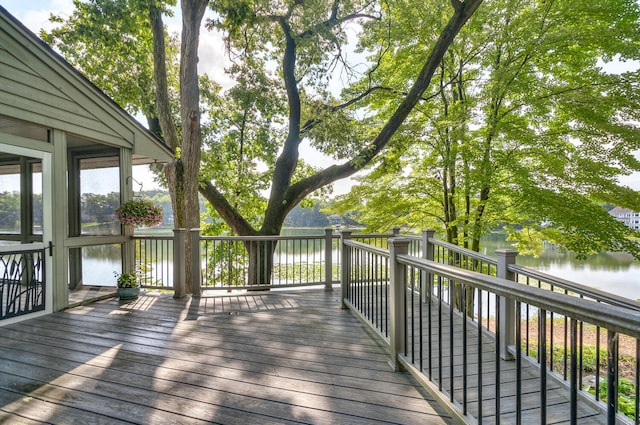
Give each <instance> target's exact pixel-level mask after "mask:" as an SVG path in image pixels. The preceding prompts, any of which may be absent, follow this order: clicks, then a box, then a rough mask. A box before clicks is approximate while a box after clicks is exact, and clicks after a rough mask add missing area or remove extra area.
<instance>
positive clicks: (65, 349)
mask: <svg viewBox="0 0 640 425" xmlns="http://www.w3.org/2000/svg"><path fill="white" fill-rule="evenodd" d="M337 296H338V295H337V294H336V293H332V292H326V291H323V290H305V291H291V292H277V291H273V292H272V293H264V292H261V293H250V294H240V295H233V294H232V295H224V296H216V297H202V298H200V299H197V298H193V299H192V298H189V297H185V298H183V299H178V300H176V299H173V298H172V297H171V295H170V294H159V293H147V294H144V295H143V296H141V297H140V298H139V299H138V300H137V301H135V302H130V303H120V302H119V301H118V300H116V299H109V300H102V301H99V302H96V303H93V304H88V305H83V306H79V307H76V308H72V309H69V310H65V311H63V312H59V313H55V314H52V315H48V316H45V317H41V318H37V319H32V320H28V321H25V322H21V323H17V324H12V325H8V326H5V327H2V328H0V341H2V342H1V343H0V423H17V424H22V423H24V424H33V423H59V424H68V423H109V424H111V423H140V424H156V423H157V424H171V423H176V424H192V423H193V424H199V423H222V424H248V423H251V424H269V423H274V424H276V423H277V424H287V423H309V424H320V423H322V424H332V423H333V424H346V423H348V424H378V423H379V424H382V423H398V424H400V423H404V424H415V423H424V424H445V423H453V422H452V420H451V418H449V417H448V416H447V415H446V414H445V413H444V411H443V410H442V409H441V408H440V407H439V406H437V405H436V403H435V402H434V401H433V400H431V399H429V398H428V396H426V395H425V393H424V391H422V390H421V389H420V388H419V385H418V384H417V383H416V382H415V381H414V380H413V379H412V378H411V377H410V376H409V375H408V374H404V373H393V372H392V371H391V370H390V368H389V366H388V365H387V360H388V357H387V356H388V354H387V349H386V348H385V347H384V346H383V345H382V344H380V343H379V342H377V341H376V340H375V339H373V338H371V336H370V334H369V333H368V331H366V329H365V328H364V326H363V325H362V324H361V323H360V322H359V321H358V320H357V319H355V318H354V317H353V316H352V315H351V314H350V313H349V312H347V311H345V310H340V309H339V307H338V302H337Z"/></svg>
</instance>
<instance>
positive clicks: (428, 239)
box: [422, 229, 436, 302]
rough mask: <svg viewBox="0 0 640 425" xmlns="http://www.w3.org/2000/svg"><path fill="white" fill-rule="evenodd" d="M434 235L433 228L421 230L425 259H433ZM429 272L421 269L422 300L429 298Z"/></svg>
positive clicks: (423, 256) (425, 300)
mask: <svg viewBox="0 0 640 425" xmlns="http://www.w3.org/2000/svg"><path fill="white" fill-rule="evenodd" d="M435 235H436V231H435V230H433V229H427V230H423V231H422V258H424V259H425V260H430V261H433V259H434V258H435V257H434V253H435V249H434V245H433V242H432V241H433V238H434V237H435ZM431 284H432V282H431V273H429V272H428V271H424V270H423V271H422V302H427V301H428V300H429V294H430V292H431Z"/></svg>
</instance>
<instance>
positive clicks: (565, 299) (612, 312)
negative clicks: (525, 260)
mask: <svg viewBox="0 0 640 425" xmlns="http://www.w3.org/2000/svg"><path fill="white" fill-rule="evenodd" d="M397 260H398V262H399V263H401V264H405V265H408V266H412V267H416V268H419V269H421V270H424V271H427V272H433V273H436V274H438V275H440V276H444V277H447V278H449V279H451V280H453V281H455V282H460V283H465V284H467V285H470V286H473V287H475V288H479V289H481V290H483V291H487V292H491V293H494V294H496V295H499V296H502V297H506V298H512V299H515V300H516V301H520V302H523V303H526V304H529V305H534V306H536V307H538V308H541V309H543V310H547V311H553V312H554V313H560V314H563V315H565V316H568V317H572V318H575V319H578V320H580V321H583V322H587V323H590V324H593V325H596V326H600V327H602V328H606V329H609V330H612V331H616V332H620V333H623V334H625V335H629V336H632V337H634V338H640V312H635V311H628V310H620V309H618V308H616V307H614V306H610V305H607V304H602V303H597V302H596V301H593V300H589V299H584V298H579V297H574V296H571V295H566V294H562V293H557V292H553V293H552V292H550V291H547V290H544V289H541V288H537V287H534V286H526V285H521V284H518V283H516V282H512V281H509V280H506V279H501V278H497V277H493V276H488V275H485V274H482V273H477V272H473V271H469V270H465V269H460V268H457V267H452V266H448V265H446V264H440V263H436V262H433V261H429V260H424V259H422V258H416V257H413V256H410V255H398V257H397ZM594 313H597V314H594Z"/></svg>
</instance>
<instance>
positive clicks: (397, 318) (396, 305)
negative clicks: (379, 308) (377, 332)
mask: <svg viewBox="0 0 640 425" xmlns="http://www.w3.org/2000/svg"><path fill="white" fill-rule="evenodd" d="M410 242H411V241H410V240H409V239H407V238H393V239H390V240H389V267H390V270H389V276H390V278H391V289H390V290H389V320H390V323H389V355H390V358H389V364H390V365H391V367H392V368H393V370H394V371H396V372H397V371H399V370H400V369H401V365H400V362H399V361H398V355H399V354H400V353H401V352H402V350H403V349H404V346H405V321H404V315H405V291H406V285H407V282H406V278H407V273H406V266H404V265H402V264H399V263H398V261H397V257H398V255H406V254H408V253H409V243H410Z"/></svg>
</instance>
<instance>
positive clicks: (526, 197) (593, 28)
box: [334, 0, 640, 258]
mask: <svg viewBox="0 0 640 425" xmlns="http://www.w3.org/2000/svg"><path fill="white" fill-rule="evenodd" d="M436 3H437V2H434V4H433V6H434V7H432V8H430V7H424V8H419V9H416V8H415V7H413V3H412V2H411V1H399V2H394V3H393V4H390V5H389V12H388V13H389V14H390V15H391V16H392V19H393V23H394V25H393V26H390V27H388V26H383V25H378V23H376V22H373V23H371V24H370V25H371V31H368V32H366V33H365V34H367V37H365V38H364V39H363V40H364V41H363V43H365V46H375V45H376V44H377V43H378V40H379V39H383V38H384V39H388V40H389V48H388V50H387V52H386V54H385V55H384V56H383V58H382V60H380V62H379V66H378V68H377V69H376V72H374V73H373V74H371V75H368V76H367V79H366V80H364V81H363V82H362V84H363V85H367V86H369V85H371V84H376V85H378V86H380V87H387V88H389V89H388V90H384V91H379V92H378V93H377V96H374V97H370V98H369V103H368V108H369V109H370V110H371V111H372V113H375V116H376V117H377V119H378V120H384V119H386V117H388V116H389V115H390V114H391V113H392V111H393V109H394V105H395V104H397V102H398V101H399V98H400V97H401V95H400V94H401V93H403V92H404V91H405V90H406V88H407V87H408V85H409V84H410V83H411V79H412V75H413V73H414V71H415V66H414V65H413V64H412V62H411V61H407V60H406V58H409V57H412V56H414V55H416V54H419V52H420V49H421V48H422V46H425V45H426V44H427V42H426V40H429V39H430V37H432V36H433V34H432V33H431V32H429V31H424V30H421V29H424V28H429V26H430V25H438V24H439V23H440V22H441V21H442V20H443V19H444V18H445V17H444V16H440V15H437V14H434V13H432V12H431V11H432V10H437V9H436V7H435V4H436ZM638 9H639V5H638V4H637V3H636V2H634V1H630V0H606V1H605V0H601V1H596V2H587V3H584V2H583V3H575V2H572V1H570V0H559V1H552V2H539V1H533V0H531V1H520V0H499V1H495V2H490V3H486V4H484V5H483V7H482V8H481V9H480V10H479V12H478V14H477V15H476V16H475V17H474V18H475V19H474V20H472V21H471V22H470V24H469V25H467V26H466V27H465V28H464V29H463V31H462V32H461V34H460V35H459V37H458V38H457V39H456V41H455V42H454V44H453V46H452V47H451V49H449V51H448V53H447V55H446V56H445V57H444V58H443V61H442V62H441V63H440V66H439V70H438V73H437V75H436V77H435V78H436V81H434V83H435V84H433V85H432V86H431V87H430V90H429V91H428V92H427V93H425V94H424V95H423V100H422V102H420V104H419V105H418V106H417V107H416V109H415V110H414V113H413V114H412V115H411V116H410V117H409V119H408V120H407V122H406V123H405V126H404V128H403V130H402V131H401V132H399V133H398V134H397V135H396V137H395V138H394V142H393V144H392V145H391V146H390V149H389V150H388V153H387V155H385V156H384V157H380V158H378V159H377V162H376V163H375V164H374V166H373V167H371V169H370V172H369V174H368V175H367V176H365V177H362V178H361V179H360V182H361V183H360V185H359V186H357V187H355V188H354V189H353V190H352V192H351V193H350V194H348V195H346V196H344V197H342V198H341V202H340V203H339V204H338V205H337V208H335V209H334V211H337V212H345V211H349V210H353V209H358V210H359V216H358V218H359V220H360V221H362V222H363V223H366V224H367V225H368V226H369V229H370V230H386V229H388V228H389V227H391V226H398V225H407V226H409V227H411V228H428V227H432V228H436V229H438V230H440V231H442V233H443V234H445V235H446V239H447V240H448V241H449V242H452V243H457V244H460V245H461V246H465V247H468V248H471V249H474V250H479V244H480V237H481V236H482V235H483V234H485V233H486V232H488V231H490V230H492V229H495V228H498V227H503V228H505V230H506V231H507V232H508V234H509V237H510V239H511V240H514V241H516V242H517V248H518V249H519V250H520V251H521V252H523V253H532V252H533V253H536V252H539V250H540V249H541V247H542V244H541V243H542V241H544V240H547V241H551V242H555V243H560V244H562V245H564V246H566V247H567V248H569V249H571V250H573V251H576V252H578V253H580V254H582V255H585V254H589V253H594V252H599V251H602V250H610V251H626V252H629V253H631V254H633V255H634V256H635V257H636V258H640V247H639V246H638V244H637V243H635V242H633V240H632V238H633V237H634V236H635V237H637V236H638V232H636V231H633V230H631V229H629V228H627V227H626V226H624V225H623V224H622V223H620V222H618V221H616V220H615V219H614V218H613V217H611V216H610V215H609V214H608V213H607V211H606V210H605V209H603V208H602V207H601V206H600V205H602V204H604V203H608V204H612V205H618V206H623V207H628V208H631V209H633V210H635V211H640V194H639V193H638V192H637V191H633V190H631V189H629V188H627V187H624V186H622V185H620V184H619V183H618V177H619V176H621V175H627V174H630V173H632V172H635V171H638V170H640V162H639V161H638V160H637V159H636V158H635V156H634V153H635V152H637V150H638V149H639V148H640V128H639V125H638V122H640V72H639V71H635V72H627V73H621V74H612V73H607V72H606V71H605V70H604V69H603V64H604V62H606V61H610V60H612V59H613V58H616V59H621V60H625V59H638V58H639V56H640V49H638V48H637V46H639V45H640V31H639V30H638V26H639V22H640V12H639V10H638ZM408 34H412V35H411V37H409V36H408ZM632 46H635V47H632ZM371 81H373V83H372V82H371ZM390 200H393V201H392V202H389V201H390Z"/></svg>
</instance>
